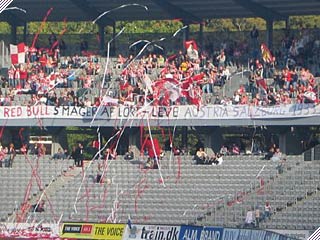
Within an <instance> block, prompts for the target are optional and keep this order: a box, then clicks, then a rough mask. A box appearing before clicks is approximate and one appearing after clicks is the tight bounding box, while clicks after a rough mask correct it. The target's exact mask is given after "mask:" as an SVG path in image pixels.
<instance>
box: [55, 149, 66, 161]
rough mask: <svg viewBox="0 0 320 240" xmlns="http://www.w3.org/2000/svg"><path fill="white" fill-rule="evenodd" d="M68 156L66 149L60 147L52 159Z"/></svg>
mask: <svg viewBox="0 0 320 240" xmlns="http://www.w3.org/2000/svg"><path fill="white" fill-rule="evenodd" d="M65 158H67V156H66V154H65V151H64V150H63V149H62V148H59V149H58V152H56V153H55V154H53V157H52V159H54V160H56V159H58V160H59V159H65Z"/></svg>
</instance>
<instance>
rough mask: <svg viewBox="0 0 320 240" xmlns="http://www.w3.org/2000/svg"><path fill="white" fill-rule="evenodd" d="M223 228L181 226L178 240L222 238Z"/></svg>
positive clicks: (218, 239) (213, 239)
mask: <svg viewBox="0 0 320 240" xmlns="http://www.w3.org/2000/svg"><path fill="white" fill-rule="evenodd" d="M222 235H223V228H221V227H198V226H181V230H180V234H179V240H222Z"/></svg>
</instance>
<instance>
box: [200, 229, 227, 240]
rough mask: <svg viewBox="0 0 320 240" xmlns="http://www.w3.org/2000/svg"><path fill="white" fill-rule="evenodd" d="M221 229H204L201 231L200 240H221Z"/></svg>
mask: <svg viewBox="0 0 320 240" xmlns="http://www.w3.org/2000/svg"><path fill="white" fill-rule="evenodd" d="M222 235H223V228H221V227H204V228H203V229H202V231H201V235H200V240H222Z"/></svg>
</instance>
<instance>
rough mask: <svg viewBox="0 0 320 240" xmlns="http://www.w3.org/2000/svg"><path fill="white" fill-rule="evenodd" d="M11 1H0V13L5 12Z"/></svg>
mask: <svg viewBox="0 0 320 240" xmlns="http://www.w3.org/2000/svg"><path fill="white" fill-rule="evenodd" d="M12 2H13V0H0V13H2V11H3V10H5V9H6V8H7V7H8V6H9V5H10V3H12Z"/></svg>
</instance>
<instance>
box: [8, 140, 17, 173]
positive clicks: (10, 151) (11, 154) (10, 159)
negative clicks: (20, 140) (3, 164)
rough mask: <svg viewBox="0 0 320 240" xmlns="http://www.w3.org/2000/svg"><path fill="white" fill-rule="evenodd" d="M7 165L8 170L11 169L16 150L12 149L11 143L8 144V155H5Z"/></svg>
mask: <svg viewBox="0 0 320 240" xmlns="http://www.w3.org/2000/svg"><path fill="white" fill-rule="evenodd" d="M7 156H8V157H7V165H8V167H9V168H12V165H13V161H14V158H15V157H16V150H15V148H14V145H13V143H10V145H9V149H8V154H7Z"/></svg>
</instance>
